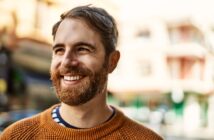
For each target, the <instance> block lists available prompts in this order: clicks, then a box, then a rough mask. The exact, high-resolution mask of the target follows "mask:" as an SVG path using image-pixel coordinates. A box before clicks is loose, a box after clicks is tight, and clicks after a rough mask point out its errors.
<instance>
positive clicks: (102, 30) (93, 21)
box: [52, 5, 118, 56]
mask: <svg viewBox="0 0 214 140" xmlns="http://www.w3.org/2000/svg"><path fill="white" fill-rule="evenodd" d="M66 18H78V19H83V20H84V21H85V22H86V23H87V24H88V25H89V26H90V27H91V28H93V29H94V30H95V31H96V32H98V33H99V35H100V37H101V42H102V43H103V45H104V47H105V51H106V54H107V56H108V55H109V54H110V53H111V52H113V51H114V50H115V48H116V46H117V41H118V30H117V25H116V22H115V20H114V18H113V17H112V16H111V15H110V14H109V13H108V12H106V10H104V9H102V8H98V7H92V6H91V5H86V6H79V7H75V8H73V9H71V10H69V11H67V12H65V13H63V14H62V15H61V19H60V20H59V21H58V22H57V23H55V25H54V26H53V29H52V35H53V39H55V35H56V32H57V29H58V27H59V25H60V23H61V22H62V21H63V20H64V19H66Z"/></svg>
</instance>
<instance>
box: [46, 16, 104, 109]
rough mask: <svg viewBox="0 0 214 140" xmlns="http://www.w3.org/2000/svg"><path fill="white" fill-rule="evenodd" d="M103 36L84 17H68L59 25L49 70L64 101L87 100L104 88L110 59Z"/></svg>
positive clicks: (78, 101)
mask: <svg viewBox="0 0 214 140" xmlns="http://www.w3.org/2000/svg"><path fill="white" fill-rule="evenodd" d="M100 40H101V39H100V36H99V34H98V33H97V32H95V31H94V30H93V29H91V28H90V27H89V26H88V25H87V24H86V23H85V22H84V21H83V20H80V19H65V20H63V21H62V23H61V24H60V25H59V28H58V30H57V32H56V36H55V40H54V45H53V56H52V63H51V69H50V72H51V80H52V82H53V85H54V86H55V88H56V92H57V96H58V98H59V99H60V100H61V101H62V102H64V103H66V104H68V105H72V106H75V105H80V104H84V103H86V102H87V101H89V100H91V99H92V98H93V97H95V95H96V94H98V93H102V92H104V91H105V88H106V82H107V74H108V70H107V69H108V68H107V67H108V62H107V60H105V49H104V46H103V45H102V43H101V41H100Z"/></svg>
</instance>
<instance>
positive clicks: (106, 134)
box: [0, 106, 163, 140]
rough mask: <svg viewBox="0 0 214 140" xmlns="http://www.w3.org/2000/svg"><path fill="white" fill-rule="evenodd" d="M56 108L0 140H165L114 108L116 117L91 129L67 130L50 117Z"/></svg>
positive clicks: (5, 133) (18, 124)
mask: <svg viewBox="0 0 214 140" xmlns="http://www.w3.org/2000/svg"><path fill="white" fill-rule="evenodd" d="M54 107H55V106H53V107H51V108H49V109H47V110H45V111H43V112H42V113H40V114H38V115H36V116H33V117H31V118H27V119H23V120H20V121H18V122H16V123H14V124H12V125H11V126H9V127H8V128H6V129H5V130H4V131H3V133H2V134H1V136H0V140H101V139H102V140H163V139H162V138H161V137H160V136H159V135H158V134H156V133H155V132H153V131H152V130H150V129H148V128H146V127H144V126H143V125H141V124H138V123H137V122H135V121H133V120H131V119H129V118H128V117H126V116H125V115H124V114H123V113H122V112H120V111H119V110H117V109H115V115H114V117H113V118H112V119H111V120H109V121H108V122H106V123H103V124H100V125H98V126H96V127H93V128H89V129H72V128H66V127H63V126H61V125H59V124H57V123H56V122H55V121H53V119H52V117H51V112H52V110H53V108H54Z"/></svg>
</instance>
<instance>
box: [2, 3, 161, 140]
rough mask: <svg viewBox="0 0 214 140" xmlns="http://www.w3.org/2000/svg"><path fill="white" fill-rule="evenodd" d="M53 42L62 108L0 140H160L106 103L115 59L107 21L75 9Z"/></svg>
mask: <svg viewBox="0 0 214 140" xmlns="http://www.w3.org/2000/svg"><path fill="white" fill-rule="evenodd" d="M53 38H54V44H53V57H52V63H51V68H50V73H51V80H52V82H53V85H54V87H55V89H56V93H57V97H58V98H59V100H60V101H61V104H58V105H54V106H53V107H51V108H49V109H47V110H46V111H44V112H42V113H40V114H38V115H36V116H33V117H31V118H28V119H24V120H21V121H19V122H17V123H15V124H13V125H11V126H9V127H8V128H7V129H6V130H5V131H4V132H3V134H2V136H1V140H6V139H7V140H8V139H11V140H15V139H18V140H21V139H25V140H26V139H39V140H48V139H50V140H52V139H53V140H71V139H73V140H77V139H80V140H100V139H109V140H115V139H118V140H120V139H121V140H122V139H123V140H125V139H126V140H139V139H151V140H162V138H161V137H160V136H158V135H157V134H156V133H154V132H153V131H151V130H150V129H148V128H146V127H144V126H142V125H140V124H138V123H136V122H134V121H132V120H130V119H129V118H127V117H125V116H124V115H123V113H122V112H120V111H119V110H118V109H116V108H115V107H112V106H108V105H107V103H106V92H107V89H106V88H107V79H108V74H109V73H111V72H112V71H113V70H114V69H115V67H116V66H117V62H118V60H119V57H120V53H119V51H117V50H116V49H115V46H116V44H117V39H118V31H117V27H116V24H115V21H114V19H113V17H112V16H110V15H109V14H108V13H107V12H106V11H105V10H104V9H101V8H96V7H91V6H81V7H76V8H74V9H72V10H70V11H68V12H66V13H64V14H62V15H61V20H60V21H59V22H57V23H56V24H55V25H54V27H53Z"/></svg>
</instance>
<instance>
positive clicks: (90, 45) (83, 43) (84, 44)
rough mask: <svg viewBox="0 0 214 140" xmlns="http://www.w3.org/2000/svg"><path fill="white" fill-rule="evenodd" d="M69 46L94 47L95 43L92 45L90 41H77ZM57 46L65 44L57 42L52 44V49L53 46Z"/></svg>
mask: <svg viewBox="0 0 214 140" xmlns="http://www.w3.org/2000/svg"><path fill="white" fill-rule="evenodd" d="M69 46H75V47H76V46H88V47H90V48H91V49H95V45H92V44H90V43H87V42H77V43H75V44H73V45H69ZM58 47H65V44H63V43H58V44H55V45H54V46H53V49H55V48H58Z"/></svg>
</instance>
